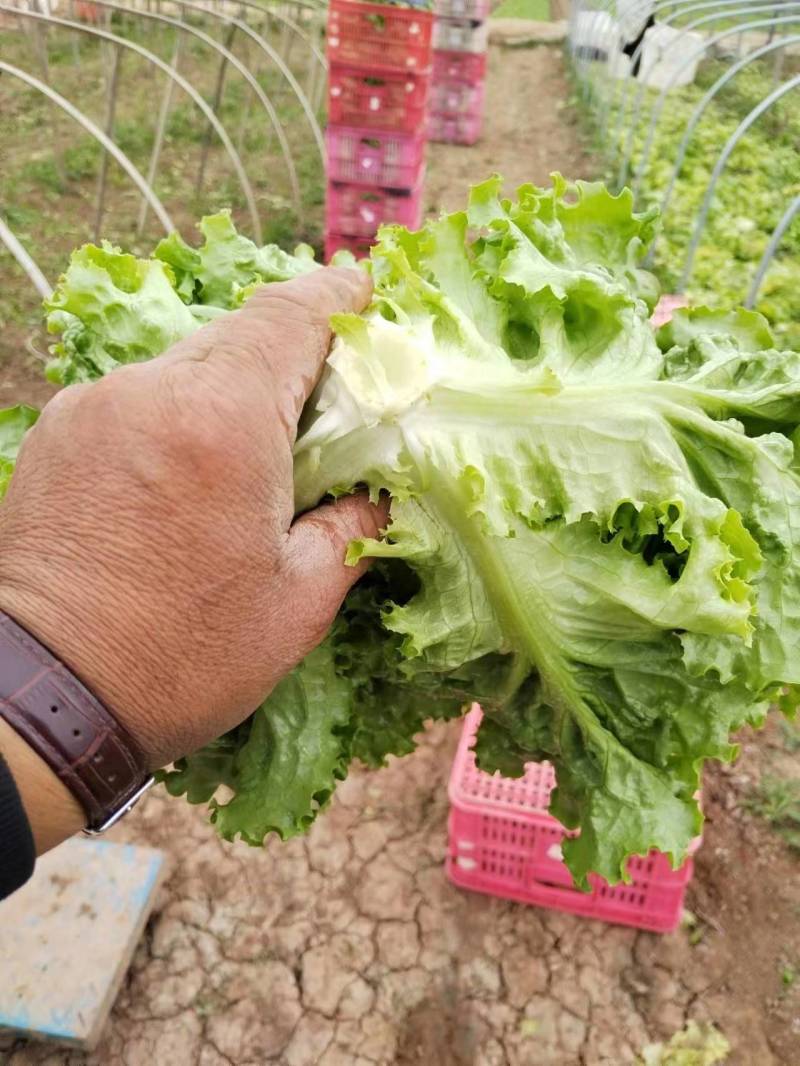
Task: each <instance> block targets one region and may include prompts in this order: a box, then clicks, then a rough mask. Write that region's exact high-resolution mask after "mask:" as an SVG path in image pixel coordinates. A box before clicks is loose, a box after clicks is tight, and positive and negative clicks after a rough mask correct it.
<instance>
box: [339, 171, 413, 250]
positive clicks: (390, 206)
mask: <svg viewBox="0 0 800 1066" xmlns="http://www.w3.org/2000/svg"><path fill="white" fill-rule="evenodd" d="M384 222H398V223H400V224H401V225H403V226H408V227H409V229H419V226H420V224H421V222H422V181H421V180H420V181H419V182H418V183H417V185H416V187H415V188H413V189H377V188H375V187H374V186H371V185H351V184H348V183H345V182H337V181H331V182H328V198H327V202H326V225H327V229H328V232H329V233H348V234H351V235H352V236H354V237H372V236H374V234H375V233H377V231H378V226H380V225H382V224H383V223H384Z"/></svg>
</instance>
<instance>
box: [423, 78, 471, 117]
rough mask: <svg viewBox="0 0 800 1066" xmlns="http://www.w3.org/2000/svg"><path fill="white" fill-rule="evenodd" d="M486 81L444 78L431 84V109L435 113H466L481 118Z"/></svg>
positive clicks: (468, 115)
mask: <svg viewBox="0 0 800 1066" xmlns="http://www.w3.org/2000/svg"><path fill="white" fill-rule="evenodd" d="M483 94H484V83H483V82H482V81H479V82H472V81H463V80H462V79H461V78H442V79H441V80H440V81H436V80H434V82H433V84H432V85H431V97H430V109H431V113H432V114H434V115H465V116H467V117H472V118H478V119H480V117H481V115H482V114H483Z"/></svg>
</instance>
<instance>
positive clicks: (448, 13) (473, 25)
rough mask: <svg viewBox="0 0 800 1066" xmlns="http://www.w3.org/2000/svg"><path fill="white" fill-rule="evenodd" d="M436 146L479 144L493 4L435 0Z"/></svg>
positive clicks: (432, 132)
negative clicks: (442, 144) (438, 142)
mask: <svg viewBox="0 0 800 1066" xmlns="http://www.w3.org/2000/svg"><path fill="white" fill-rule="evenodd" d="M434 11H435V13H436V22H435V25H434V30H433V47H434V53H433V85H432V87H431V104H430V118H429V121H428V135H429V137H430V139H431V140H432V141H445V142H448V143H451V144H474V143H475V141H477V139H478V137H479V136H480V132H481V123H482V121H483V103H484V85H485V79H486V52H487V48H488V41H489V24H488V22H487V21H486V20H487V19H488V17H489V0H435V3H434Z"/></svg>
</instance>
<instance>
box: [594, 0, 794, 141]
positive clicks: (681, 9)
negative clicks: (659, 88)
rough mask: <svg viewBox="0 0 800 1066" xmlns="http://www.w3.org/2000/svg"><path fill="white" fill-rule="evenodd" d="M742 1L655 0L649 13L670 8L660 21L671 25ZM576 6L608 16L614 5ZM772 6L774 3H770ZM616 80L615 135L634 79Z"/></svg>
mask: <svg viewBox="0 0 800 1066" xmlns="http://www.w3.org/2000/svg"><path fill="white" fill-rule="evenodd" d="M742 3H743V0H656V2H655V3H654V4H653V6H652V8H651V12H650V13H651V14H652V15H653V16H655V15H657V14H658V13H659V12H660V11H662V10H663V9H664V8H669V9H670V11H669V14H668V15H667V17H666V18H665V19H664V21H663V22H662V25H664V26H669V25H671V20H672V19H675V18H678V17H679V16H681V15H683V14H689V13H691V12H692V11H700V10H703V9H706V10H708V9H709V8H722V9H725V8H729V7H733V8H735V7H736V6H737V5H741V4H742ZM578 6H579V9H580V10H592V11H594V12H595V13H597V14H603V15H608V16H609V17H611V11H612V9H613V8H614V6H615V0H603V2H602V3H601V5H600V7H599V8H594V9H587V8H584V5H583V4H582V3H580V4H579V5H578ZM772 7H773V8H774V4H773V5H772ZM689 28H690V27H684V29H689ZM644 44H645V42H644V40H642V41H640V43H639V44H638V45H637V47H636V48H635V49H634V51H633V53H632V55H631V56H630V61H631V66H633V64H634V63H635V62H636V60H637V59H640V58H641V55H642V51H643V49H644ZM668 47H669V46H668ZM584 62H585V63H588V62H589V60H586V61H584ZM586 80H587V81H588V77H587V78H586ZM617 80H618V81H619V83H620V84H619V85H618V86H614V87H612V93H611V99H610V101H608V105H607V106H608V111H609V113H613V111H614V110H615V108H616V103H617V100H616V98H617V94H618V92H619V93H620V94H621V96H622V99H621V100H620V106H619V111H618V114H617V119H618V123H619V128H618V129H617V131H616V135H618V134H621V132H622V121H623V119H624V113H625V111H626V110H627V96H628V95H629V94H628V85H629V83H630V82H631V81H633V80H634V79H633V78H632V77H631V76H630V75H628V76H626V77H624V78H619V79H617ZM641 84H642V83H641V82H640V83H639V86H640V87H641ZM616 135H615V137H614V139H613V140H612V145H613V144H614V143H616V140H617V136H616Z"/></svg>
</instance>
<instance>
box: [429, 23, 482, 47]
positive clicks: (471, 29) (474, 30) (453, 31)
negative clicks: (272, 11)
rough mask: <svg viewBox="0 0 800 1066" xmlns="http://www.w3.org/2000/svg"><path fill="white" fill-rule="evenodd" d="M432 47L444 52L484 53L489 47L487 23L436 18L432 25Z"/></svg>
mask: <svg viewBox="0 0 800 1066" xmlns="http://www.w3.org/2000/svg"><path fill="white" fill-rule="evenodd" d="M433 47H434V48H435V49H436V50H437V51H439V50H441V51H445V52H481V53H485V52H486V49H487V48H488V47H489V23H488V22H476V21H475V20H474V19H443V18H438V19H437V20H436V22H435V24H434V27H433Z"/></svg>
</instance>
